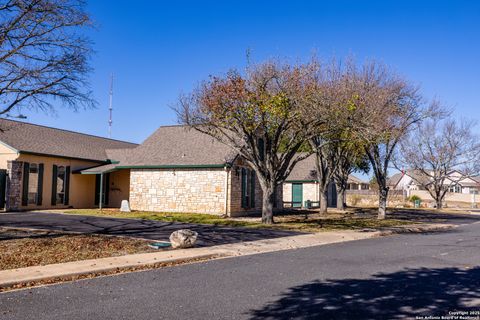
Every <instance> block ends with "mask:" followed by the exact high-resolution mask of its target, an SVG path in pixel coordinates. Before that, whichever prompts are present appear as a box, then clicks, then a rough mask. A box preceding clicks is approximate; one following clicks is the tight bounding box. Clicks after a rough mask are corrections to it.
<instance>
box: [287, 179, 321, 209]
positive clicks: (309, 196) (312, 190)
mask: <svg viewBox="0 0 480 320" xmlns="http://www.w3.org/2000/svg"><path fill="white" fill-rule="evenodd" d="M302 190H303V193H302V206H303V205H305V201H307V200H310V201H319V196H318V185H317V184H316V183H314V182H304V183H302ZM283 201H284V202H291V201H292V183H290V182H285V183H283Z"/></svg>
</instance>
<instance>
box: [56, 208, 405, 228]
mask: <svg viewBox="0 0 480 320" xmlns="http://www.w3.org/2000/svg"><path fill="white" fill-rule="evenodd" d="M62 212H64V213H68V214H79V215H92V216H102V217H112V218H136V219H146V220H157V221H164V222H183V223H199V224H211V225H218V226H227V227H245V228H266V229H277V230H279V229H280V230H289V231H300V232H320V231H335V230H359V229H360V230H361V229H366V228H368V229H383V228H389V227H398V226H402V225H411V224H412V223H414V222H412V221H409V220H404V219H402V220H399V219H385V220H377V219H376V216H374V215H370V214H363V215H358V214H354V212H353V211H351V212H332V213H329V214H327V215H320V214H317V213H309V214H308V215H305V214H303V213H298V212H297V213H291V214H288V213H283V214H276V215H275V222H276V223H275V224H274V225H264V224H262V223H261V222H260V218H259V217H247V218H223V217H221V216H218V215H212V214H202V213H176V212H144V211H134V212H120V211H119V210H117V209H103V210H97V209H71V210H65V211H62Z"/></svg>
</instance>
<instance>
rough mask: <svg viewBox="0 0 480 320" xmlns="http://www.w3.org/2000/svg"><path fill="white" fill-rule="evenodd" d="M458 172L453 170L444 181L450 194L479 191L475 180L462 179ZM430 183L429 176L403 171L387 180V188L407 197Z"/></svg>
mask: <svg viewBox="0 0 480 320" xmlns="http://www.w3.org/2000/svg"><path fill="white" fill-rule="evenodd" d="M462 176H463V175H462V174H461V173H460V172H459V171H456V170H453V171H452V172H450V174H449V177H448V178H447V179H446V180H445V182H444V185H445V188H447V187H448V189H449V190H448V192H450V193H462V194H473V193H475V194H477V193H478V191H479V190H480V183H479V182H478V181H477V180H476V178H474V177H472V178H470V177H467V178H462ZM431 181H432V178H431V177H430V176H427V175H425V174H423V173H421V172H420V171H418V170H405V171H403V172H399V173H396V174H394V175H393V176H392V177H391V178H390V179H389V180H388V186H389V187H390V189H392V190H404V191H405V192H406V193H407V196H409V195H410V191H412V190H425V186H427V185H429V184H430V183H431Z"/></svg>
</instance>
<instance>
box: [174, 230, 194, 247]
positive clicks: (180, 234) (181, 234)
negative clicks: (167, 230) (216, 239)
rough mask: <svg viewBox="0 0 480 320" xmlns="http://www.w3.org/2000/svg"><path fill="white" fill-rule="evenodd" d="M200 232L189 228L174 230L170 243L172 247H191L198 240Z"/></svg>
mask: <svg viewBox="0 0 480 320" xmlns="http://www.w3.org/2000/svg"><path fill="white" fill-rule="evenodd" d="M197 236H198V233H197V232H195V231H192V230H189V229H181V230H177V231H174V232H172V234H171V235H170V243H171V244H172V248H174V249H176V248H190V247H193V246H194V245H195V242H197Z"/></svg>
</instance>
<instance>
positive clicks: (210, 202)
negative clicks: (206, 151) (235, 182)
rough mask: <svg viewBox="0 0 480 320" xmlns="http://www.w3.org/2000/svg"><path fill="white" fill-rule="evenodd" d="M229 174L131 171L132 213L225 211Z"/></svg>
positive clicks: (155, 170)
mask: <svg viewBox="0 0 480 320" xmlns="http://www.w3.org/2000/svg"><path fill="white" fill-rule="evenodd" d="M226 174H227V173H226V171H225V170H224V169H223V168H218V169H131V171H130V206H131V208H132V210H143V211H159V212H194V213H212V214H223V213H224V212H225V179H226Z"/></svg>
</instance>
